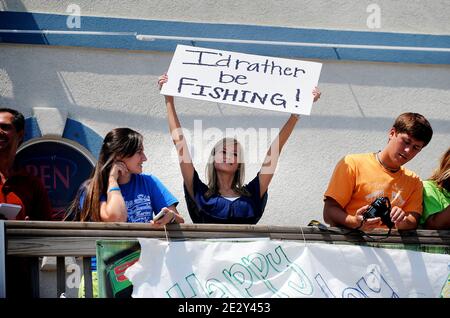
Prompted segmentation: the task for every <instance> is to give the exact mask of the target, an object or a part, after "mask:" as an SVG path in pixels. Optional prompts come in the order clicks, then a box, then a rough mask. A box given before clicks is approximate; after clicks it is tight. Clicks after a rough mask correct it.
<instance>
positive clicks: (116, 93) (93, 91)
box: [0, 44, 450, 225]
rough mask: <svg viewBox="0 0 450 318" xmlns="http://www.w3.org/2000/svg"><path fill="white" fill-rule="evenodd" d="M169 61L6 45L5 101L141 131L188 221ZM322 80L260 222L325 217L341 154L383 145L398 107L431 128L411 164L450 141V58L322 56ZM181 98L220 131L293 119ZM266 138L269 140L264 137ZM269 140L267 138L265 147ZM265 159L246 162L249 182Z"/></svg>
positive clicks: (184, 117) (0, 73) (104, 128)
mask: <svg viewBox="0 0 450 318" xmlns="http://www.w3.org/2000/svg"><path fill="white" fill-rule="evenodd" d="M170 60H171V54H166V53H157V52H131V51H119V50H95V49H80V48H57V47H44V46H29V45H6V44H1V45H0V105H1V106H4V107H13V108H16V109H19V110H20V111H22V112H23V113H24V114H25V115H26V116H31V115H32V108H33V107H57V108H60V109H63V110H66V111H67V112H68V115H69V118H72V119H75V120H78V121H80V122H82V123H84V124H85V125H87V126H89V127H91V128H92V129H94V130H95V131H96V132H97V133H98V134H99V135H101V136H104V135H105V134H106V133H107V132H108V131H109V130H110V129H112V128H115V127H119V126H129V127H131V128H134V129H136V130H138V131H140V132H142V133H143V135H144V137H145V151H146V154H147V157H148V159H149V160H148V161H147V162H146V164H145V166H144V170H145V171H146V172H151V173H154V174H155V175H156V176H158V177H159V178H160V179H161V180H162V181H163V182H164V183H165V184H166V185H167V186H168V188H169V189H171V190H172V191H173V193H174V194H175V195H176V196H177V197H178V198H179V199H180V202H181V203H180V208H179V210H180V212H181V213H182V214H183V215H184V217H185V218H186V220H187V222H189V223H190V222H191V221H190V218H189V215H188V213H187V209H186V206H185V201H184V197H183V191H182V179H181V175H180V171H179V167H178V163H177V158H176V156H175V154H174V152H173V146H172V142H171V139H170V136H169V133H168V128H167V123H166V113H165V106H164V102H163V97H162V96H161V95H159V92H158V89H157V85H156V80H157V77H158V76H159V75H160V74H161V73H163V72H164V71H166V69H167V68H168V66H169V63H170ZM320 88H321V90H322V92H323V95H322V98H321V99H320V101H319V102H318V103H317V104H315V105H314V107H313V112H312V115H311V116H310V117H303V118H301V119H300V121H299V123H298V125H297V127H296V129H295V131H294V132H293V134H292V136H291V138H290V140H289V141H288V143H287V144H286V146H285V149H284V150H283V153H282V156H281V159H280V163H279V167H278V170H277V173H276V175H275V177H274V179H273V181H272V184H271V186H270V190H269V201H268V205H267V208H266V212H265V214H264V216H263V218H262V219H261V221H260V223H259V224H274V225H306V224H307V223H308V222H309V221H310V220H311V219H318V220H322V195H323V192H324V191H325V188H326V186H327V183H328V180H329V178H330V176H331V173H332V170H333V168H334V166H335V164H336V162H337V161H338V160H339V159H340V158H341V157H342V156H343V155H344V154H347V153H354V152H370V151H377V150H379V149H382V148H383V146H384V145H385V143H386V141H387V131H388V130H389V128H390V127H391V125H392V123H393V120H394V118H395V117H396V116H397V115H398V114H400V113H402V112H406V111H413V112H419V113H421V114H423V115H425V116H426V117H427V118H428V119H429V120H430V122H431V124H432V126H433V128H434V131H435V134H434V136H433V139H432V141H431V143H430V144H429V145H428V147H426V148H425V149H424V150H423V151H422V152H421V153H420V154H419V155H418V156H417V157H416V158H415V159H413V160H412V161H411V162H410V163H408V165H407V167H409V168H411V169H413V170H414V171H416V172H417V173H418V174H419V175H420V176H421V177H423V178H427V177H428V176H429V175H430V173H431V171H432V170H433V168H435V167H436V165H437V161H438V157H439V156H440V155H441V154H442V153H443V152H444V150H446V148H447V147H448V146H449V140H450V138H449V136H450V130H449V127H450V125H449V123H450V105H449V102H448V101H449V100H450V89H449V88H450V66H449V65H436V66H434V65H413V64H387V63H367V62H328V61H325V62H324V66H323V69H322V74H321V78H320ZM176 104H177V109H178V112H179V116H180V120H181V122H182V124H183V126H184V127H185V128H188V129H189V130H190V131H192V130H193V127H194V120H202V125H203V128H213V127H217V128H219V129H220V130H222V131H224V130H225V129H226V128H236V127H241V128H244V129H245V128H247V127H254V128H256V129H260V128H261V129H265V128H268V129H269V130H270V128H280V127H281V126H282V124H283V123H284V121H285V120H286V119H287V118H288V116H287V115H286V114H281V113H276V112H267V111H258V110H254V109H246V108H235V107H233V106H229V105H217V104H214V103H210V102H200V101H195V100H190V99H182V98H178V99H176ZM260 137H261V138H260V139H259V141H260V140H263V141H264V138H265V136H264V135H262V136H260ZM269 137H271V138H274V135H272V136H269ZM218 138H219V137H216V138H214V140H217V139H218ZM269 142H270V140H268V138H266V140H265V142H263V149H261V151H263V152H264V151H265V150H266V147H268V146H269ZM207 148H208V149H206V150H208V151H209V147H207ZM246 148H247V152H248V151H249V149H248V148H249V147H248V146H247V147H246ZM196 150H197V151H198V148H196ZM247 159H249V160H251V159H254V158H247ZM259 160H260V161H262V157H260V158H259ZM260 163H261V162H258V163H254V164H249V165H248V167H247V181H249V180H250V178H252V177H253V176H254V175H255V174H256V172H257V171H258V169H259V167H260ZM204 166H205V162H200V163H196V168H197V170H198V171H199V173H200V175H201V176H204Z"/></svg>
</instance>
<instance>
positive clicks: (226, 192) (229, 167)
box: [158, 74, 321, 224]
mask: <svg viewBox="0 0 450 318" xmlns="http://www.w3.org/2000/svg"><path fill="white" fill-rule="evenodd" d="M167 80H168V77H167V75H166V74H164V75H162V76H160V77H159V80H158V84H159V87H160V88H161V87H162V85H164V83H166V82H167ZM320 94H321V93H320V92H319V90H318V89H317V88H316V89H314V91H313V95H314V101H317V100H318V99H319V98H320ZM165 101H166V107H167V114H168V121H169V129H170V132H171V135H172V140H173V143H174V144H175V147H176V149H177V152H178V156H179V158H180V160H179V161H180V168H181V174H182V176H183V181H184V193H185V197H186V202H187V206H188V211H189V214H190V216H191V219H192V221H193V222H194V223H222V224H223V223H227V224H256V223H257V222H258V221H259V219H260V218H261V216H262V214H263V212H264V208H265V206H266V202H267V189H268V188H269V184H270V182H271V180H272V177H273V174H274V172H275V168H276V165H277V162H278V157H279V155H280V152H281V149H282V148H283V146H284V144H285V143H286V141H287V140H288V138H289V136H290V135H291V133H292V131H293V130H294V127H295V125H296V123H297V121H298V118H299V116H298V115H294V114H292V115H291V116H290V117H289V119H288V121H287V122H286V123H285V125H284V126H283V128H282V129H281V131H280V133H279V135H278V136H277V138H275V140H274V142H273V143H272V145H271V147H270V148H269V150H268V151H267V155H266V158H265V160H264V163H263V165H262V167H261V170H260V171H259V173H258V174H257V175H256V177H255V178H254V179H253V180H251V181H250V182H249V183H248V184H246V185H244V175H245V166H244V162H242V158H243V153H242V147H241V145H240V144H239V142H238V141H237V140H236V139H234V138H224V139H222V140H220V141H219V142H218V143H217V144H216V145H215V146H214V147H213V149H212V150H211V154H210V157H209V160H208V164H207V167H206V174H207V179H208V180H207V184H205V183H203V182H202V181H201V180H200V178H199V176H198V173H197V171H196V170H195V168H194V165H193V164H192V158H191V156H190V153H189V150H188V147H187V143H186V139H185V138H184V136H183V132H182V129H181V124H180V121H179V120H178V116H177V113H176V111H175V104H174V98H173V96H165Z"/></svg>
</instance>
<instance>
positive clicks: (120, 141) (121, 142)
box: [65, 128, 143, 222]
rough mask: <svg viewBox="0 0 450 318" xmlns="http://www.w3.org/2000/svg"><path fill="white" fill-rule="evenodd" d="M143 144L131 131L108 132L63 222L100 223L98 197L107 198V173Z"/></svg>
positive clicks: (117, 130)
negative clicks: (116, 162) (86, 178)
mask: <svg viewBox="0 0 450 318" xmlns="http://www.w3.org/2000/svg"><path fill="white" fill-rule="evenodd" d="M142 143H143V137H142V135H141V134H140V133H138V132H136V131H134V130H132V129H130V128H116V129H113V130H111V131H110V132H109V133H108V134H107V135H106V137H105V139H104V140H103V145H102V149H101V150H100V156H99V158H98V161H97V164H96V165H95V167H94V170H93V171H92V173H91V176H90V178H89V179H88V180H87V181H86V182H85V183H84V184H83V186H82V189H80V190H79V191H78V193H77V196H76V197H75V199H74V200H73V202H72V204H71V205H70V207H69V208H68V211H67V213H66V217H65V219H71V220H74V221H93V222H100V221H101V218H100V197H101V196H102V195H104V194H106V190H107V188H108V178H109V173H110V171H111V168H112V164H113V163H114V160H116V159H117V158H128V157H131V156H133V155H134V154H135V153H136V152H138V151H139V150H140V149H142V147H143V146H142ZM83 192H84V200H83V206H82V207H81V206H80V197H81V195H82V194H83Z"/></svg>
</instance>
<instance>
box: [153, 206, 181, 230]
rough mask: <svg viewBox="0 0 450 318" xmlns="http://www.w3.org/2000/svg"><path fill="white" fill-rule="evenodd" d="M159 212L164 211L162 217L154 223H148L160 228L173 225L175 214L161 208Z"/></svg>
mask: <svg viewBox="0 0 450 318" xmlns="http://www.w3.org/2000/svg"><path fill="white" fill-rule="evenodd" d="M161 211H164V216H163V217H162V218H160V219H158V220H156V221H153V220H152V221H151V222H150V223H152V224H156V225H162V226H163V225H166V224H171V223H173V221H174V220H175V217H176V213H175V212H174V211H172V210H171V209H169V208H167V207H166V208H162V209H161Z"/></svg>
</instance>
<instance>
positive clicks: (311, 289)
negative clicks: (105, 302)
mask: <svg viewBox="0 0 450 318" xmlns="http://www.w3.org/2000/svg"><path fill="white" fill-rule="evenodd" d="M139 242H140V244H141V256H140V259H139V261H138V262H137V263H135V264H134V265H132V266H131V267H129V268H128V269H127V270H126V272H125V275H126V276H127V277H128V278H129V280H130V281H131V282H132V284H133V287H134V288H133V294H132V296H133V297H172V298H178V297H184V298H191V297H201V298H205V297H210V298H213V297H214V298H216V297H231V298H234V297H245V298H247V297H249V298H261V297H264V298H269V297H329V298H334V297H337V298H341V297H342V298H353V297H356V298H366V297H370V298H372V297H376V298H380V297H382V298H391V297H393V298H398V297H440V296H441V294H442V293H447V296H448V286H447V285H448V282H447V277H448V275H449V272H448V266H449V264H450V255H444V254H431V253H421V252H414V251H409V250H401V249H384V248H373V247H366V246H355V245H330V244H323V243H308V244H307V245H305V244H304V243H303V242H293V241H274V240H270V241H269V240H268V241H254V242H206V241H185V242H170V244H168V243H167V242H165V241H161V240H157V239H139ZM444 290H447V292H445V291H444ZM444 296H445V295H444Z"/></svg>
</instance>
